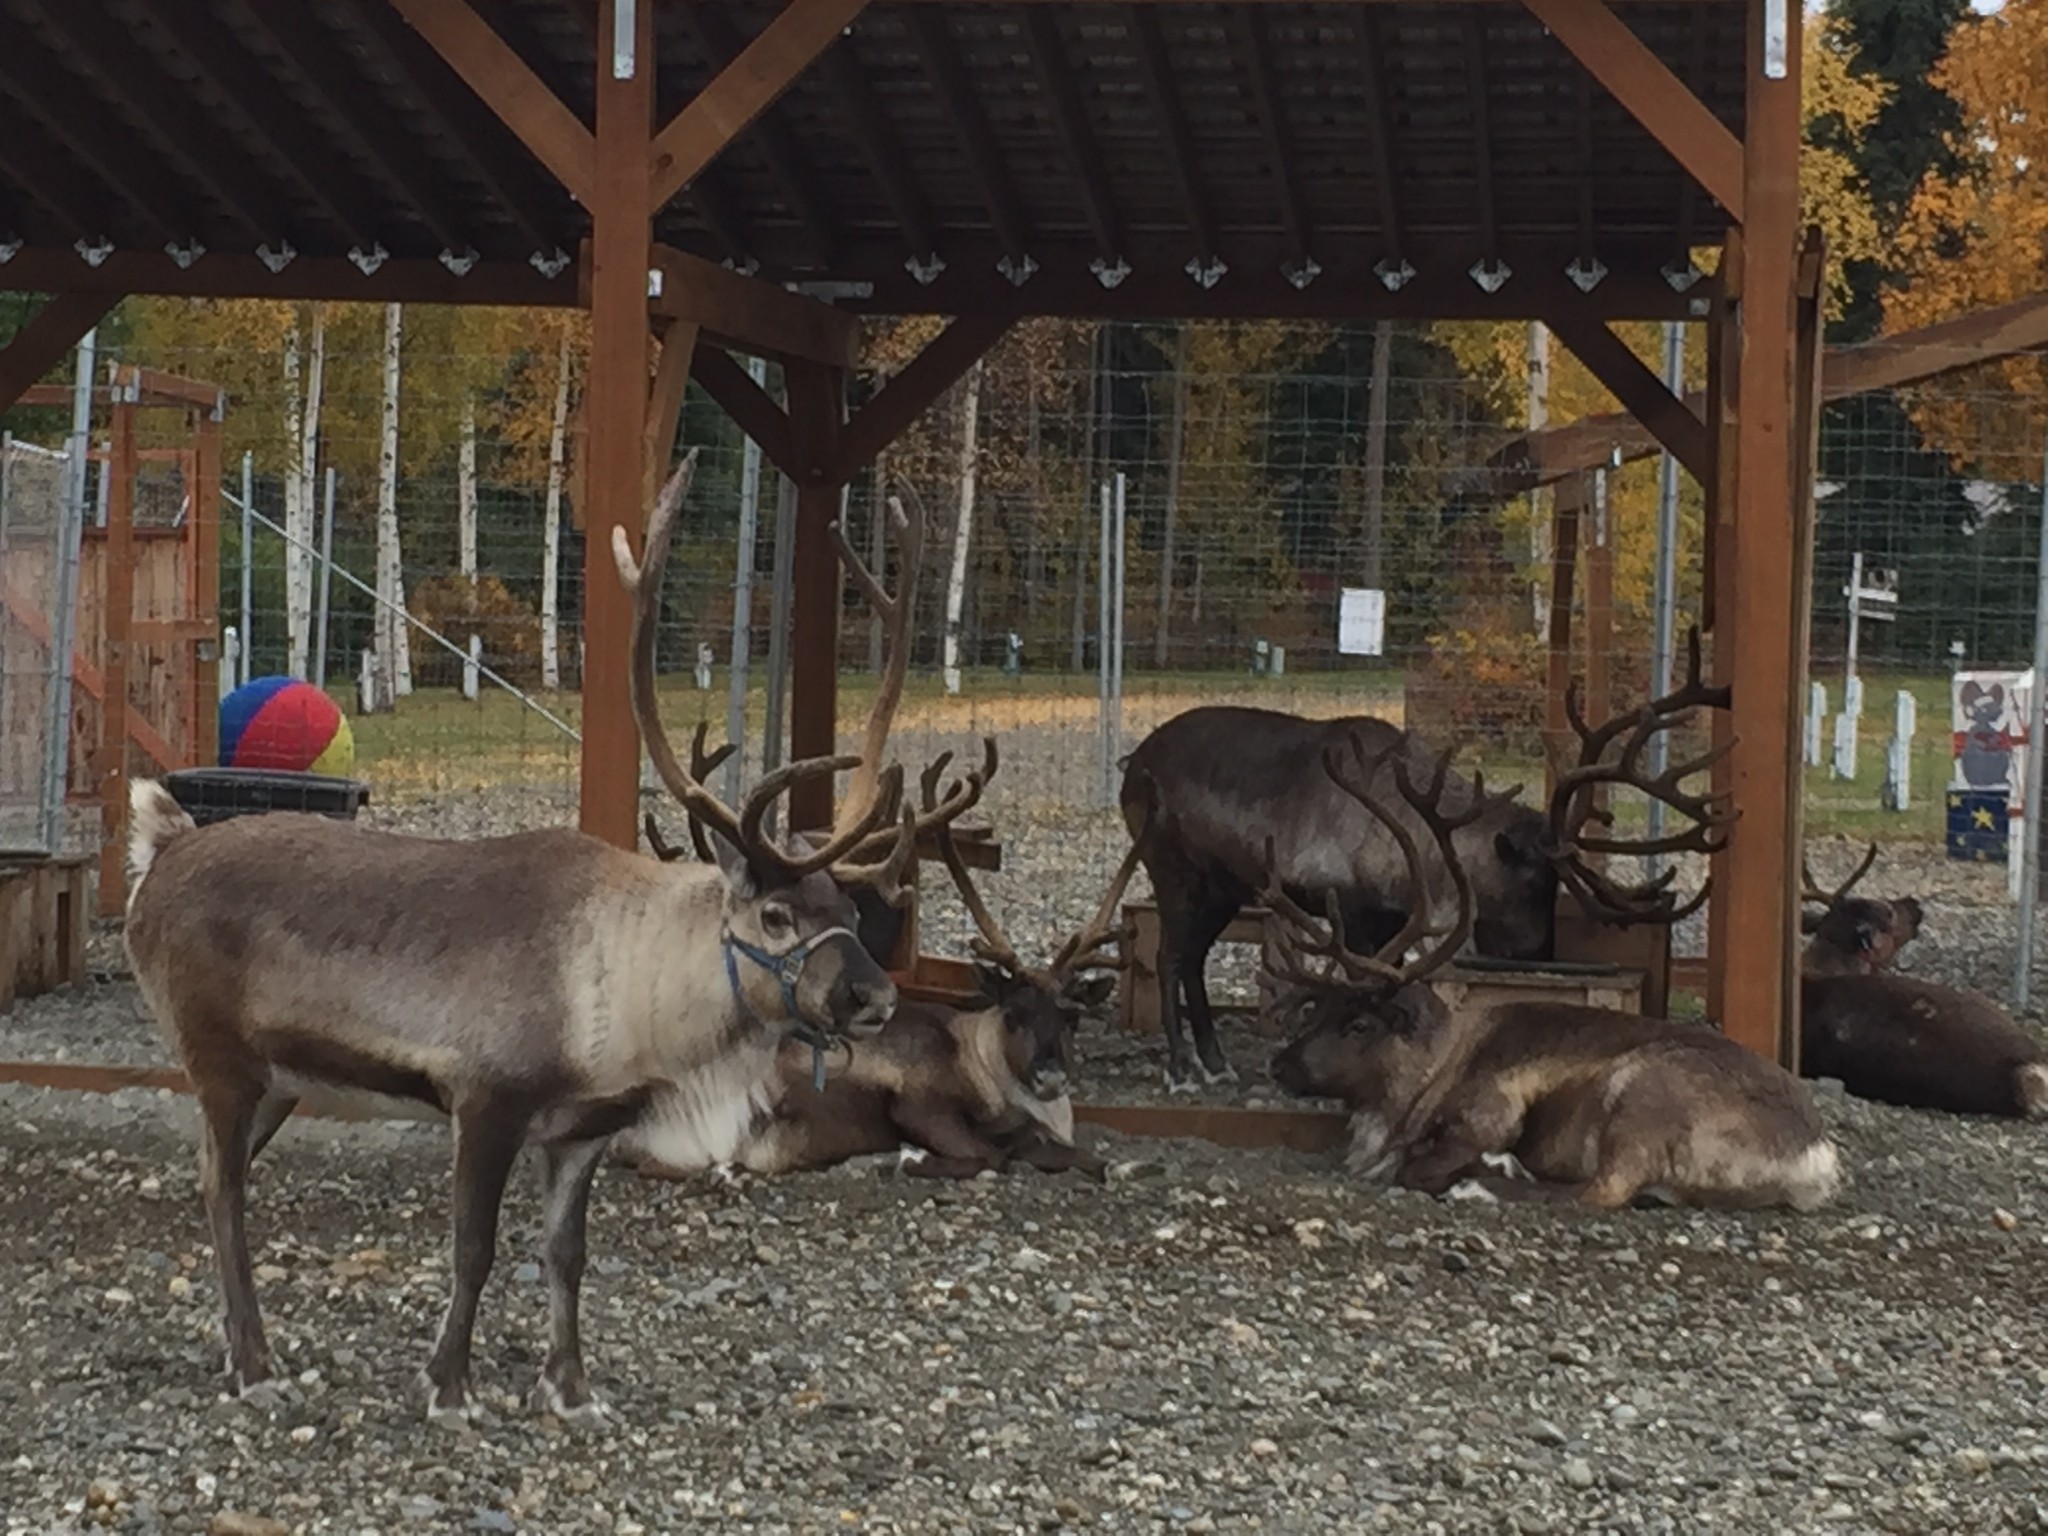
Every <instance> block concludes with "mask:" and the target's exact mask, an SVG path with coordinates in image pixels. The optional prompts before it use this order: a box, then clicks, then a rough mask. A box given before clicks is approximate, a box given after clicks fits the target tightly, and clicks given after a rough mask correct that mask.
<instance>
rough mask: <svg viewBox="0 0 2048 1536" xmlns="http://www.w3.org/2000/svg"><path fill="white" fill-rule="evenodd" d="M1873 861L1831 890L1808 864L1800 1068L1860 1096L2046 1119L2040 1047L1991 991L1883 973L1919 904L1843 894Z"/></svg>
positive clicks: (1917, 919) (1909, 933)
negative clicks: (1810, 909)
mask: <svg viewBox="0 0 2048 1536" xmlns="http://www.w3.org/2000/svg"><path fill="white" fill-rule="evenodd" d="M1876 857H1877V845H1876V844H1875V843H1873V844H1872V845H1871V847H1870V851H1869V853H1867V854H1866V855H1865V856H1864V858H1863V862H1862V863H1860V864H1858V865H1857V866H1856V869H1855V871H1854V872H1853V873H1852V874H1851V875H1850V876H1849V878H1848V879H1847V880H1845V881H1844V882H1842V884H1840V885H1839V886H1837V887H1835V888H1834V889H1833V890H1831V891H1830V890H1827V889H1825V888H1824V887H1822V886H1821V885H1820V884H1819V883H1818V882H1817V881H1815V879H1814V878H1813V873H1812V871H1811V870H1807V871H1805V878H1806V893H1805V894H1806V900H1807V901H1809V902H1813V903H1816V904H1818V905H1819V906H1820V907H1821V912H1820V914H1819V916H1818V917H1814V918H1811V919H1809V920H1808V921H1807V923H1806V924H1805V927H1806V930H1807V932H1808V933H1809V934H1810V935H1811V937H1810V938H1809V939H1808V940H1807V944H1806V952H1805V954H1804V956H1803V957H1802V963H1801V970H1802V972H1803V974H1802V977H1801V980H1800V1021H1801V1022H1800V1031H1799V1070H1800V1073H1801V1075H1802V1076H1805V1077H1832V1078H1838V1079H1840V1080H1841V1083H1842V1086H1843V1087H1844V1088H1845V1089H1846V1090H1847V1091H1848V1092H1850V1093H1852V1094H1854V1095H1855V1096H1856V1097H1857V1098H1859V1099H1874V1100H1876V1101H1877V1102H1879V1103H1881V1104H1897V1105H1900V1106H1902V1107H1904V1108H1908V1109H1942V1110H1948V1111H1951V1112H1952V1113H1956V1114H1966V1115H2015V1116H2025V1117H2028V1118H2034V1117H2038V1116H2041V1115H2048V1051H2044V1050H2043V1049H2042V1046H2041V1042H2040V1041H2039V1040H2037V1039H2036V1038H2035V1037H2034V1036H2033V1035H2031V1034H2029V1033H2028V1032H2027V1031H2026V1030H2025V1029H2023V1028H2021V1027H2020V1025H2019V1024H2017V1023H2016V1022H2014V1020H2013V1018H2012V1016H2011V1015H2010V1014H2009V1013H2007V1012H2006V1011H2005V1010H2004V1009H2003V1008H2001V1007H1999V1006H1998V1004H1996V1003H1994V1002H1993V1001H1992V1000H1991V999H1990V998H1988V997H1985V996H1983V995H1981V994H1980V993H1976V992H1966V991H1963V990H1961V989H1960V988H1957V987H1945V986H1941V985H1939V984H1938V983H1936V982H1931V981H1923V980H1921V979H1920V978H1919V977H1917V976H1902V975H1900V974H1899V973H1898V972H1896V971H1894V970H1892V969H1891V967H1892V964H1893V962H1894V961H1895V960H1896V959H1897V958H1898V954H1899V951H1900V950H1901V949H1903V948H1904V947H1905V946H1906V945H1907V944H1909V943H1911V942H1912V940H1913V939H1914V938H1915V937H1916V936H1917V935H1918V934H1919V932H1920V923H1921V911H1920V904H1919V902H1917V901H1915V900H1914V899H1913V898H1912V897H1910V896H1906V897H1901V898H1899V899H1898V900H1895V901H1882V900H1879V899H1877V898H1874V897H1869V896H1851V895H1850V894H1849V893H1850V891H1851V890H1852V889H1853V888H1854V887H1855V885H1856V883H1857V882H1858V881H1859V880H1861V879H1862V878H1863V876H1864V874H1865V873H1866V872H1867V871H1868V870H1869V869H1870V866H1871V863H1872V861H1873V860H1874V859H1875V858H1876Z"/></svg>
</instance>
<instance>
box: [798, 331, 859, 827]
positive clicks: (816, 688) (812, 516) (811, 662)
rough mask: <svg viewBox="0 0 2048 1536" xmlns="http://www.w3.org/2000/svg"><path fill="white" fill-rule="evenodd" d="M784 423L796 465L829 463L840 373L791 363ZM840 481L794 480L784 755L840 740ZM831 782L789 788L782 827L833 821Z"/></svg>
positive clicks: (822, 750)
mask: <svg viewBox="0 0 2048 1536" xmlns="http://www.w3.org/2000/svg"><path fill="white" fill-rule="evenodd" d="M784 377H785V378H786V380H787V381H788V387H789V420H790V427H791V429H792V433H793V435H794V437H795V439H796V450H797V453H798V454H799V455H800V456H801V458H802V460H803V462H805V463H808V464H814V465H817V464H830V463H832V462H834V460H835V458H836V456H837V453H838V447H839V431H840V422H841V419H842V417H843V415H844V406H843V403H842V402H843V400H844V390H845V376H844V375H843V374H842V373H841V372H840V371H839V370H838V369H836V368H825V367H821V366H820V365H818V364H816V363H792V364H790V365H789V368H788V370H787V371H786V373H785V375H784ZM842 485H843V482H837V481H833V480H830V479H826V478H816V479H812V480H809V481H807V482H799V484H798V486H797V496H796V554H795V559H794V570H793V572H792V581H793V592H792V598H793V601H792V602H791V604H790V607H791V610H792V619H791V624H790V646H789V756H790V760H791V761H792V762H794V761H795V760H797V759H799V758H806V757H830V756H832V755H833V753H834V752H836V751H837V750H838V747H837V743H838V739H839V617H840V599H841V596H842V590H841V581H842V577H841V574H840V569H839V553H838V551H837V550H835V549H834V548H833V547H832V540H831V536H830V534H829V533H828V532H827V531H826V530H827V529H828V527H829V526H830V525H831V523H832V522H833V521H834V520H835V519H836V518H837V517H838V516H839V511H840V503H841V499H842V498H841V494H840V493H841V489H842ZM832 803H833V795H832V784H831V781H830V780H828V779H824V778H812V779H807V780H805V781H804V782H803V783H801V784H798V785H796V786H795V787H794V788H792V789H791V790H790V793H789V830H790V831H792V832H803V831H809V830H811V829H813V828H817V827H826V826H830V825H831V823H832Z"/></svg>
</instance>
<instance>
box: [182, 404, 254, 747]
mask: <svg viewBox="0 0 2048 1536" xmlns="http://www.w3.org/2000/svg"><path fill="white" fill-rule="evenodd" d="M225 409H226V402H225V399H223V400H222V402H221V404H219V405H216V406H215V407H214V408H213V409H212V410H210V411H200V412H198V413H197V415H198V417H199V431H198V436H197V441H196V442H195V444H194V447H193V453H192V478H191V480H190V481H189V484H190V486H191V498H192V565H193V569H194V571H195V573H196V576H197V580H196V582H195V585H194V587H193V592H192V614H191V618H192V620H193V622H194V623H195V624H203V625H205V626H206V628H205V633H204V635H203V637H202V638H200V639H198V640H195V641H193V642H192V647H193V657H192V678H193V685H192V691H193V695H194V697H193V700H192V758H193V766H195V767H205V766H207V765H208V764H211V763H215V762H218V761H219V760H220V648H221V633H220V435H221V416H222V414H223V412H224V411H225ZM247 643H248V641H247V639H246V637H245V638H244V640H243V644H245V645H246V644H247Z"/></svg>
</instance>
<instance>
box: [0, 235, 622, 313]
mask: <svg viewBox="0 0 2048 1536" xmlns="http://www.w3.org/2000/svg"><path fill="white" fill-rule="evenodd" d="M576 281H577V278H576V274H575V273H574V272H572V271H569V270H566V269H565V270H563V271H562V272H561V273H559V274H558V275H556V276H554V277H543V276H542V275H541V274H540V273H539V272H537V271H535V270H534V268H533V267H532V266H531V265H529V264H528V263H526V262H524V261H516V262H514V261H499V262H492V261H480V262H478V263H477V264H476V265H475V266H474V267H472V268H470V270H469V272H468V274H467V275H465V276H462V277H457V276H456V275H455V274H454V273H453V272H450V271H449V270H448V269H447V268H446V267H445V266H443V265H442V264H441V263H440V262H438V261H434V260H431V259H421V258H407V257H400V256H394V257H392V258H391V259H390V260H389V261H387V262H385V263H384V264H383V265H382V266H380V267H379V268H377V270H376V271H375V272H373V273H370V274H369V275H368V276H365V275H364V274H363V272H362V271H361V270H360V269H359V268H358V267H357V266H356V264H355V263H354V262H352V261H350V260H348V259H347V258H346V257H323V256H300V257H297V258H295V259H294V260H293V261H292V262H290V263H289V264H288V265H287V266H286V267H285V269H284V270H283V271H282V272H273V271H271V270H270V268H269V267H267V266H266V265H264V263H263V262H262V261H260V260H258V259H257V258H256V257H254V256H245V255H238V254H236V253H235V252H232V251H208V252H207V253H206V255H205V256H204V257H203V258H201V259H200V260H199V261H196V262H194V263H193V264H192V265H191V266H189V267H181V266H179V265H178V264H177V263H176V262H175V261H173V260H171V258H170V257H169V256H168V255H166V254H165V253H163V252H162V251H115V252H113V253H112V254H110V255H109V256H108V257H107V259H106V260H105V261H103V262H101V263H100V264H99V265H98V266H97V267H88V266H87V265H86V264H85V263H84V262H82V261H80V260H79V259H78V252H76V251H74V250H69V249H66V248H62V247H57V248H52V247H48V246H44V247H35V246H29V247H25V248H24V249H23V250H21V251H20V252H18V253H17V254H16V256H15V258H14V259H13V260H12V261H10V262H8V263H7V264H6V265H4V266H0V291H4V292H12V293H55V292H63V291H67V290H69V291H75V292H78V293H81V294H83V293H94V294H104V295H110V296H111V297H110V299H109V302H110V303H111V302H113V300H114V299H118V298H120V297H123V296H125V295H127V294H131V293H153V294H168V295H174V296H177V297H180V298H196V299H237V298H242V299H334V300H337V301H339V302H342V303H363V304H385V303H399V304H495V305H508V306H545V307H553V308H558V309H574V308H576V307H577V300H576ZM643 292H644V288H643Z"/></svg>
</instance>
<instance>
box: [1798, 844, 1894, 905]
mask: <svg viewBox="0 0 2048 1536" xmlns="http://www.w3.org/2000/svg"><path fill="white" fill-rule="evenodd" d="M1876 862H1877V844H1875V843H1872V844H1871V845H1870V848H1869V850H1868V851H1867V852H1865V853H1864V855H1863V860H1862V862H1861V863H1859V864H1858V865H1857V866H1856V867H1855V868H1854V869H1852V870H1851V871H1850V872H1849V878H1848V879H1846V880H1844V881H1843V882H1842V883H1841V884H1840V885H1838V886H1836V887H1835V888H1834V889H1833V890H1832V891H1830V890H1828V889H1827V888H1826V887H1825V886H1823V885H1822V884H1821V883H1820V882H1819V881H1818V880H1816V879H1814V878H1813V866H1812V865H1811V864H1809V863H1807V861H1806V856H1805V855H1804V854H1801V855H1800V858H1799V878H1800V880H1801V881H1802V883H1803V884H1804V887H1805V889H1804V890H1803V891H1801V893H1800V899H1801V900H1803V901H1811V902H1816V903H1818V904H1819V905H1821V906H1823V907H1826V908H1827V909H1828V910H1829V911H1830V912H1832V911H1834V909H1835V908H1836V907H1838V906H1840V905H1841V904H1842V902H1843V901H1844V900H1846V899H1847V898H1848V895H1849V892H1851V891H1852V890H1854V889H1855V888H1856V885H1857V882H1859V881H1860V880H1862V878H1863V877H1864V876H1865V875H1867V874H1869V873H1870V866H1871V865H1872V864H1874V863H1876Z"/></svg>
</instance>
